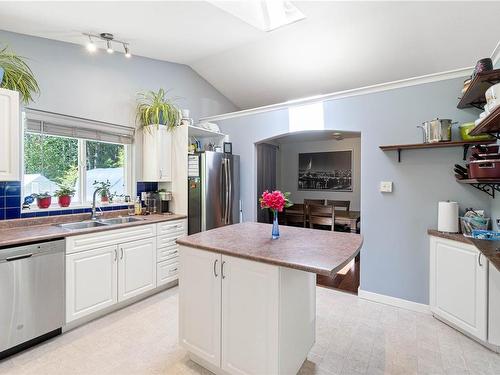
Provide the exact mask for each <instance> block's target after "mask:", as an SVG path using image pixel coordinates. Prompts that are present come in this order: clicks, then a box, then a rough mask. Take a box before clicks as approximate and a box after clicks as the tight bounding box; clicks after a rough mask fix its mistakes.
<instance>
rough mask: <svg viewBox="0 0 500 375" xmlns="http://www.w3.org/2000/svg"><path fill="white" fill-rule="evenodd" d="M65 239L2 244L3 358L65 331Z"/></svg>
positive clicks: (0, 323)
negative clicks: (13, 244)
mask: <svg viewBox="0 0 500 375" xmlns="http://www.w3.org/2000/svg"><path fill="white" fill-rule="evenodd" d="M64 250H65V246H64V240H54V241H48V242H42V243H34V244H33V243H32V244H29V245H23V246H16V247H7V248H0V359H1V358H4V357H6V356H9V355H11V354H13V353H15V352H18V351H20V350H23V349H25V348H27V347H29V346H32V345H35V344H37V343H39V342H41V341H43V340H46V339H48V338H50V337H53V336H55V335H58V334H60V333H61V327H62V326H63V324H64V309H65V300H64V296H65V269H64V267H65V258H64Z"/></svg>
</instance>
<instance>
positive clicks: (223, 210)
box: [188, 151, 240, 234]
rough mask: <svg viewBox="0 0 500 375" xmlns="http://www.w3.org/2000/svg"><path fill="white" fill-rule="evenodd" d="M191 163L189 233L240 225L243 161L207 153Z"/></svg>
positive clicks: (229, 156) (196, 155)
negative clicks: (241, 170) (241, 167)
mask: <svg viewBox="0 0 500 375" xmlns="http://www.w3.org/2000/svg"><path fill="white" fill-rule="evenodd" d="M188 160H189V165H188V233H189V234H193V233H198V232H200V231H205V230H209V229H213V228H218V227H222V226H224V225H229V224H235V223H239V222H240V157H239V156H238V155H232V154H223V153H221V152H213V151H206V152H203V153H199V154H194V155H189V159H188Z"/></svg>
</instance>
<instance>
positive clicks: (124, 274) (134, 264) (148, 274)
mask: <svg viewBox="0 0 500 375" xmlns="http://www.w3.org/2000/svg"><path fill="white" fill-rule="evenodd" d="M118 251H119V262H118V264H119V266H118V301H119V302H121V301H124V300H126V299H129V298H131V297H134V296H137V295H139V294H142V293H144V292H146V291H148V290H151V289H153V288H155V287H156V238H154V237H153V238H146V239H144V240H138V241H132V242H128V243H125V244H121V245H119V246H118Z"/></svg>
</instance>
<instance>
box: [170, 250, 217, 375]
mask: <svg viewBox="0 0 500 375" xmlns="http://www.w3.org/2000/svg"><path fill="white" fill-rule="evenodd" d="M179 258H180V263H181V265H185V266H183V267H181V268H180V270H179V274H180V280H182V282H180V283H179V288H180V291H181V292H180V293H182V295H183V298H182V299H180V301H179V341H180V343H181V345H182V346H184V348H186V349H187V350H189V351H190V352H191V353H193V354H195V355H196V356H197V357H199V358H201V359H202V360H204V361H206V362H207V363H210V364H212V365H214V366H216V367H219V366H220V355H221V345H220V343H221V278H220V265H221V256H220V254H216V253H211V252H208V251H201V250H196V249H191V248H186V247H182V251H181V252H180V257H179Z"/></svg>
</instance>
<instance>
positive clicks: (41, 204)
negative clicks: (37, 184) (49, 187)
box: [33, 191, 52, 208]
mask: <svg viewBox="0 0 500 375" xmlns="http://www.w3.org/2000/svg"><path fill="white" fill-rule="evenodd" d="M33 197H35V198H36V205H37V206H38V208H49V207H50V204H51V203H52V196H51V195H50V194H49V192H48V191H46V192H45V193H40V194H33Z"/></svg>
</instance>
